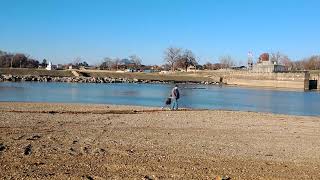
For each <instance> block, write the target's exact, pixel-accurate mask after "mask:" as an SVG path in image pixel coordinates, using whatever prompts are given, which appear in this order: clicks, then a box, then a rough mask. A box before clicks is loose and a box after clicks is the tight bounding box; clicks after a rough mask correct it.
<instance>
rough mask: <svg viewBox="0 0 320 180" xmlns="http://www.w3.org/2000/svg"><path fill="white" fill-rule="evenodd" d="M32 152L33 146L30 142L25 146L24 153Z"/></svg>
mask: <svg viewBox="0 0 320 180" xmlns="http://www.w3.org/2000/svg"><path fill="white" fill-rule="evenodd" d="M31 153H32V146H31V144H29V145H28V146H26V147H25V148H24V155H30V154H31Z"/></svg>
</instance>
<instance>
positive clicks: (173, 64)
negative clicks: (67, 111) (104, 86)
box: [0, 47, 320, 71]
mask: <svg viewBox="0 0 320 180" xmlns="http://www.w3.org/2000/svg"><path fill="white" fill-rule="evenodd" d="M163 59H164V64H163V65H161V66H157V65H154V66H145V65H143V64H142V59H141V58H140V57H139V56H137V55H131V56H129V57H128V58H109V57H106V58H104V59H103V60H102V62H101V63H99V64H97V65H95V66H90V65H89V64H88V63H87V62H86V61H84V60H82V59H81V58H76V59H75V60H74V61H73V62H71V63H68V64H65V65H59V66H58V67H59V68H61V69H67V68H68V67H69V66H71V65H72V66H73V68H81V67H84V68H89V67H90V68H94V69H104V70H124V69H132V70H137V71H139V70H144V69H150V68H151V69H157V70H172V71H175V70H180V71H187V70H188V68H190V67H193V68H196V69H206V70H217V69H226V68H231V67H235V65H236V64H237V63H236V61H235V60H234V59H233V58H232V57H231V56H222V57H220V58H219V59H218V62H217V63H211V62H207V63H205V64H204V65H200V64H199V63H198V62H199V58H197V57H196V55H195V54H194V53H193V52H192V51H191V50H189V49H182V48H177V47H169V48H167V49H166V50H165V51H164V58H163ZM270 61H271V62H272V63H274V62H275V63H276V64H281V65H284V66H286V67H287V69H288V70H289V71H301V70H320V55H314V56H311V57H308V58H304V59H302V60H297V61H293V60H291V59H290V58H289V57H288V56H287V55H285V54H283V53H280V52H276V53H270ZM47 64H48V61H47V60H46V59H44V60H42V62H41V63H40V62H39V61H38V60H36V59H33V58H30V56H28V55H25V54H22V53H7V52H4V51H1V50H0V68H39V67H42V68H45V67H46V66H47ZM245 65H246V64H245ZM240 67H245V66H240Z"/></svg>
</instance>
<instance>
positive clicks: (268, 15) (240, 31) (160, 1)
mask: <svg viewBox="0 0 320 180" xmlns="http://www.w3.org/2000/svg"><path fill="white" fill-rule="evenodd" d="M0 7H1V8H0V19H1V22H0V24H1V25H0V49H1V50H4V51H9V52H22V53H28V54H30V55H31V56H32V57H34V58H37V59H39V60H42V59H43V58H46V59H48V60H51V61H53V63H54V64H57V63H67V62H71V61H72V60H73V59H75V58H76V57H82V58H84V60H86V61H87V62H88V63H89V64H95V63H98V62H101V61H102V58H103V57H106V56H108V57H127V56H129V55H132V54H137V55H138V56H140V57H141V58H142V59H143V63H145V64H162V63H163V54H164V53H163V52H164V50H165V49H166V48H167V47H169V46H176V47H181V48H188V49H191V50H192V51H193V52H194V53H195V54H196V55H197V56H198V57H199V58H200V63H205V62H207V61H211V62H217V61H218V57H220V56H224V55H230V56H232V57H233V58H234V59H236V60H237V61H242V62H246V59H247V52H248V51H252V52H253V53H254V56H255V57H257V56H258V55H259V54H260V53H262V52H271V51H281V52H283V53H285V54H287V55H289V57H291V58H292V59H294V60H297V59H300V58H303V57H307V56H310V55H313V54H320V14H319V9H320V1H318V0H290V1H289V0H0Z"/></svg>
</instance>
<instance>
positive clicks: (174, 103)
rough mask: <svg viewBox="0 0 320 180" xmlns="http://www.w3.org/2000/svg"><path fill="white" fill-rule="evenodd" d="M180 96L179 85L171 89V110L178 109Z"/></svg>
mask: <svg viewBox="0 0 320 180" xmlns="http://www.w3.org/2000/svg"><path fill="white" fill-rule="evenodd" d="M179 98H180V92H179V89H178V86H177V85H175V87H174V88H173V89H172V90H171V110H178V99H179Z"/></svg>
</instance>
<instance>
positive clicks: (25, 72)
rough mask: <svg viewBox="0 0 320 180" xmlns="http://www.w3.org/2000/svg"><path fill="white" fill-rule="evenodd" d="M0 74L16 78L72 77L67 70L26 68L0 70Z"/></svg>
mask: <svg viewBox="0 0 320 180" xmlns="http://www.w3.org/2000/svg"><path fill="white" fill-rule="evenodd" d="M0 74H6V75H8V74H11V75H17V76H29V75H30V76H52V77H72V76H73V74H72V73H71V71H68V70H52V71H48V70H45V69H28V68H12V69H11V68H0Z"/></svg>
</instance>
